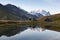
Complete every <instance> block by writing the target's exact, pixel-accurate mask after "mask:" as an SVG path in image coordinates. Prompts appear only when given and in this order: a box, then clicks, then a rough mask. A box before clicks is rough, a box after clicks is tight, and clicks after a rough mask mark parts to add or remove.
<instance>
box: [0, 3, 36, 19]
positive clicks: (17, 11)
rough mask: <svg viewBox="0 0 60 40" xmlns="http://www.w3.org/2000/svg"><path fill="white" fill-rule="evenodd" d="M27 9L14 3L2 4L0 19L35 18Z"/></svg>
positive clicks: (0, 6) (0, 5)
mask: <svg viewBox="0 0 60 40" xmlns="http://www.w3.org/2000/svg"><path fill="white" fill-rule="evenodd" d="M35 17H36V16H33V15H31V14H29V13H28V12H27V11H25V10H23V9H21V8H18V7H16V6H15V5H12V4H7V5H2V4H0V20H28V19H29V18H35Z"/></svg>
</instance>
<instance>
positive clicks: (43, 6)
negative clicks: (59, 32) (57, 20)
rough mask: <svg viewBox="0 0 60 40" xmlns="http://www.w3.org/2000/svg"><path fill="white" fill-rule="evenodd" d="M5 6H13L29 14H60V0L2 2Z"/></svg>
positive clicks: (9, 0)
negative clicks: (38, 12)
mask: <svg viewBox="0 0 60 40" xmlns="http://www.w3.org/2000/svg"><path fill="white" fill-rule="evenodd" d="M0 3H1V4H3V5H6V4H13V5H16V6H17V7H19V8H22V9H24V10H26V11H28V12H30V11H33V10H39V9H40V10H46V11H49V12H50V13H51V14H57V13H60V0H0Z"/></svg>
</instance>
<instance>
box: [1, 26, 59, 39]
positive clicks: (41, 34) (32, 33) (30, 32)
mask: <svg viewBox="0 0 60 40" xmlns="http://www.w3.org/2000/svg"><path fill="white" fill-rule="evenodd" d="M8 30H9V31H7V30H4V31H3V30H0V35H1V36H0V40H60V32H57V31H52V30H47V29H43V28H29V27H28V28H20V27H19V28H16V29H14V28H11V29H8ZM2 31H3V32H2Z"/></svg>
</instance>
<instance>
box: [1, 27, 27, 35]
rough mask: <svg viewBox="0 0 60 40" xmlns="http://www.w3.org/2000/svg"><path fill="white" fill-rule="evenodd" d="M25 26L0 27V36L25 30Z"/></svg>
mask: <svg viewBox="0 0 60 40" xmlns="http://www.w3.org/2000/svg"><path fill="white" fill-rule="evenodd" d="M26 29H27V28H26V27H25V26H23V27H22V26H20V27H17V26H14V27H12V26H11V27H9V26H8V27H0V36H2V35H6V36H13V35H16V34H17V33H19V32H22V31H24V30H26Z"/></svg>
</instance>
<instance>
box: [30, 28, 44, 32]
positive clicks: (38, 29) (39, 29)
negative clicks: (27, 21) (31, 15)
mask: <svg viewBox="0 0 60 40" xmlns="http://www.w3.org/2000/svg"><path fill="white" fill-rule="evenodd" d="M30 29H31V30H33V31H39V32H42V31H44V30H45V29H43V28H38V27H37V28H30Z"/></svg>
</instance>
